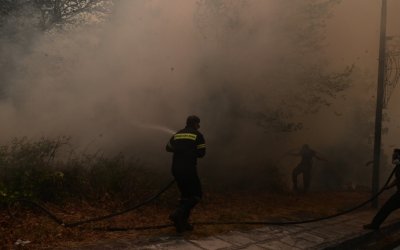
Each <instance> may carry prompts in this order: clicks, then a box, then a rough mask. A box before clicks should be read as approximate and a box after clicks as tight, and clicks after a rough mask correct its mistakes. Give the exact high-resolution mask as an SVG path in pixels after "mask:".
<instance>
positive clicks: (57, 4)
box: [0, 0, 113, 30]
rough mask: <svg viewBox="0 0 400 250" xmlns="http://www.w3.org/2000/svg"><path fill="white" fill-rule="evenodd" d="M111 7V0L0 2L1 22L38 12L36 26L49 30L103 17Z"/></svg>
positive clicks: (23, 0) (8, 0) (7, 0)
mask: <svg viewBox="0 0 400 250" xmlns="http://www.w3.org/2000/svg"><path fill="white" fill-rule="evenodd" d="M112 7H113V0H14V1H11V0H4V1H3V2H1V3H0V13H1V17H2V18H1V20H2V22H3V23H4V20H5V19H7V18H9V16H10V15H14V16H15V17H16V18H18V19H21V18H25V17H26V16H27V15H26V13H27V12H28V13H29V14H30V15H32V14H33V15H35V14H38V15H39V18H38V21H37V26H38V27H39V28H40V29H42V30H49V29H51V28H52V27H54V25H67V24H79V23H84V22H92V21H93V20H96V19H97V20H101V19H104V18H106V17H107V16H108V15H109V14H110V13H111V10H112ZM31 22H36V20H31Z"/></svg>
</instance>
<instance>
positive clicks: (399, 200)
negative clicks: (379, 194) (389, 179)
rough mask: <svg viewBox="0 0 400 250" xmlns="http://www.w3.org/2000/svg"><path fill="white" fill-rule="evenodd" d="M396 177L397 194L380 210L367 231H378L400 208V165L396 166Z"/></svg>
mask: <svg viewBox="0 0 400 250" xmlns="http://www.w3.org/2000/svg"><path fill="white" fill-rule="evenodd" d="M395 171H396V172H395V176H396V181H397V182H396V188H397V190H396V193H395V194H394V195H392V196H391V197H390V198H389V200H387V201H386V203H385V204H384V205H383V206H382V207H381V209H379V211H378V213H377V214H376V215H375V217H374V219H373V220H372V222H371V224H369V225H366V227H365V228H366V229H378V228H379V227H380V225H381V224H382V223H383V222H384V221H385V219H386V218H387V217H388V216H389V214H390V213H391V212H393V211H394V210H396V209H398V208H400V182H399V181H400V166H399V164H398V165H397V166H396V170H395Z"/></svg>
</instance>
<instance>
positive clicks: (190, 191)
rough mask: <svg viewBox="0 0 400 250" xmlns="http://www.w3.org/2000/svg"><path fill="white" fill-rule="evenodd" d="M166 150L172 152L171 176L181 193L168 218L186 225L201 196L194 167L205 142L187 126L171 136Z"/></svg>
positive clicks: (204, 151) (194, 130)
mask: <svg viewBox="0 0 400 250" xmlns="http://www.w3.org/2000/svg"><path fill="white" fill-rule="evenodd" d="M166 150H167V151H168V152H173V159H172V175H173V176H174V178H175V181H176V183H177V185H178V188H179V191H180V193H181V200H180V203H179V206H178V208H177V209H176V210H175V212H174V213H173V214H171V216H170V218H171V217H172V218H171V219H172V220H174V221H177V220H178V221H181V222H183V224H186V225H187V224H188V222H187V221H188V218H189V216H190V211H191V210H192V209H193V207H194V206H195V205H196V204H197V203H198V202H199V201H200V199H201V198H202V196H203V193H202V189H201V184H200V180H199V177H198V175H197V167H196V165H197V158H201V157H204V155H205V153H206V144H205V140H204V137H203V135H202V134H201V133H200V132H199V131H197V130H196V129H194V128H191V127H189V126H187V127H185V128H184V129H182V130H180V131H179V132H177V133H176V134H175V135H174V136H172V138H171V139H170V140H169V142H168V144H167V147H166ZM181 226H182V225H178V227H181ZM178 227H177V230H178V231H181V228H178Z"/></svg>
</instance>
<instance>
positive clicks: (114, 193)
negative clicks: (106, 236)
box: [0, 137, 158, 203]
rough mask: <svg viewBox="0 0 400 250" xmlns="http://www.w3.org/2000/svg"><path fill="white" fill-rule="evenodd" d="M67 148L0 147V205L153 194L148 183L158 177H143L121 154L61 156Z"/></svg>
mask: <svg viewBox="0 0 400 250" xmlns="http://www.w3.org/2000/svg"><path fill="white" fill-rule="evenodd" d="M66 146H71V145H70V139H69V138H67V137H60V138H56V139H48V138H42V139H40V140H37V141H31V140H28V139H27V138H21V139H14V140H13V141H12V142H11V143H10V144H9V145H6V146H1V147H0V203H7V202H9V201H10V200H14V199H18V198H29V199H39V200H41V201H62V200H64V199H65V198H80V199H85V200H97V201H99V200H100V201H101V200H104V199H108V198H112V199H114V198H118V199H120V200H122V201H129V200H136V199H140V198H143V197H144V196H143V195H146V194H148V191H149V190H151V191H154V190H153V189H154V188H158V185H154V183H153V182H154V181H157V180H158V179H157V178H154V177H157V176H154V173H150V172H148V171H145V170H144V165H143V164H142V163H141V162H140V161H138V160H136V159H126V158H125V157H124V156H123V155H122V154H118V155H116V156H113V157H109V158H108V157H105V156H104V155H99V154H97V153H96V154H85V153H81V154H77V153H73V152H71V153H70V154H69V155H68V156H66V152H65V148H67V147H66Z"/></svg>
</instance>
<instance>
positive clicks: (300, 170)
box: [292, 164, 311, 191]
mask: <svg viewBox="0 0 400 250" xmlns="http://www.w3.org/2000/svg"><path fill="white" fill-rule="evenodd" d="M300 174H303V185H304V191H308V189H309V188H310V183H311V167H309V166H305V165H303V164H299V165H298V166H297V167H296V168H295V169H293V172H292V181H293V188H294V189H297V188H298V186H297V176H298V175H300Z"/></svg>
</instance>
